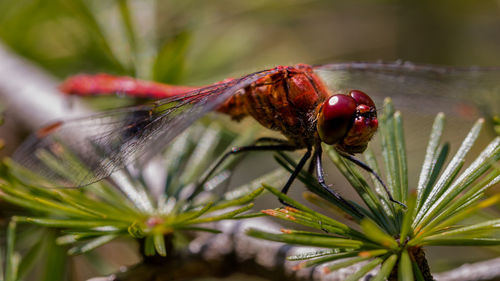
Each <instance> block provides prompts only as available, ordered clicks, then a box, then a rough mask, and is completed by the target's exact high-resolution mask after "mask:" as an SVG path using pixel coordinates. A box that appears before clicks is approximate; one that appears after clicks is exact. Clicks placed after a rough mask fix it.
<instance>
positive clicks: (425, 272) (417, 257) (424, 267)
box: [389, 247, 435, 281]
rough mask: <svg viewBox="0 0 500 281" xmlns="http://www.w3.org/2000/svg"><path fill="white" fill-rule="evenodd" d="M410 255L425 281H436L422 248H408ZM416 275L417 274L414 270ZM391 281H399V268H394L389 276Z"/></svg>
mask: <svg viewBox="0 0 500 281" xmlns="http://www.w3.org/2000/svg"><path fill="white" fill-rule="evenodd" d="M408 253H409V254H410V258H411V260H412V262H415V263H416V264H417V265H418V269H419V270H420V273H422V277H423V279H424V280H425V281H435V280H434V277H433V276H432V274H431V269H430V267H429V263H428V262H427V259H426V258H425V252H424V250H423V249H422V248H421V247H410V248H408ZM414 274H419V273H416V272H415V270H414ZM389 281H398V266H397V264H396V266H394V268H393V269H392V272H391V274H390V275H389Z"/></svg>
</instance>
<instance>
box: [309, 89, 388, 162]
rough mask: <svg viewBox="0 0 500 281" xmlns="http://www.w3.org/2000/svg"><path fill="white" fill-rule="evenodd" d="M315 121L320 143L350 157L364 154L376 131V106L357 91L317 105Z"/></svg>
mask: <svg viewBox="0 0 500 281" xmlns="http://www.w3.org/2000/svg"><path fill="white" fill-rule="evenodd" d="M317 120H318V122H317V125H316V126H317V131H318V134H319V137H320V139H321V141H323V142H325V143H327V144H330V145H335V148H336V149H338V150H341V151H343V152H347V153H349V154H354V153H360V152H363V151H365V149H366V147H367V146H368V142H369V141H370V139H371V138H372V136H373V134H375V132H376V131H377V128H378V120H377V111H376V108H375V103H374V102H373V100H372V99H371V98H370V97H369V96H368V95H367V94H365V93H363V92H361V91H358V90H351V91H349V92H348V94H347V95H344V94H336V95H333V96H331V97H329V98H328V99H326V100H325V101H324V102H323V103H322V104H320V105H319V108H318V113H317Z"/></svg>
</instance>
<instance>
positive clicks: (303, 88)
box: [14, 62, 500, 214]
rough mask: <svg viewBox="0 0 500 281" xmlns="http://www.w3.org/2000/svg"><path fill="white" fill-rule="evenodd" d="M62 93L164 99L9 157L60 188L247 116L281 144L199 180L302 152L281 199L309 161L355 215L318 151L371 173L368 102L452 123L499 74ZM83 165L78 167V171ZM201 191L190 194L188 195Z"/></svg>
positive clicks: (468, 115) (84, 85) (328, 72)
mask: <svg viewBox="0 0 500 281" xmlns="http://www.w3.org/2000/svg"><path fill="white" fill-rule="evenodd" d="M61 89H62V90H63V91H64V92H66V93H69V94H76V95H96V94H102V93H122V94H128V95H133V96H136V97H141V98H162V99H159V100H156V101H154V102H152V103H149V104H144V105H139V106H134V107H128V108H121V109H115V110H111V111H106V112H102V113H98V114H95V115H92V116H89V117H83V118H79V119H73V120H68V121H57V122H54V123H51V124H49V125H48V126H45V127H43V128H41V129H39V130H38V131H36V132H35V133H34V134H33V135H32V136H31V137H30V138H29V139H28V140H26V141H25V142H24V143H23V144H22V145H21V146H20V148H19V149H18V150H17V151H16V152H15V154H14V159H15V160H16V161H17V162H18V163H20V164H22V165H23V166H25V167H26V168H28V169H30V170H33V171H36V172H37V173H38V174H40V175H42V176H43V177H45V178H47V179H50V181H51V182H53V183H56V184H57V185H59V186H62V187H75V185H76V186H84V185H88V184H91V183H94V182H97V181H99V180H101V179H104V178H106V177H108V176H110V175H111V174H112V173H113V172H115V171H117V170H119V169H122V168H124V167H126V166H127V165H129V164H131V163H132V162H133V161H136V160H138V159H150V158H152V157H153V156H154V155H156V154H158V152H159V151H161V150H162V149H163V148H165V147H166V146H167V145H168V144H169V143H170V142H171V141H172V139H174V138H175V137H176V136H177V135H179V134H180V133H182V132H183V131H184V130H185V129H186V128H188V127H189V126H190V125H192V124H193V123H194V122H195V121H196V120H198V119H199V118H201V117H202V116H204V115H205V114H207V113H208V112H211V111H217V112H220V113H224V114H227V115H229V116H231V118H232V119H234V120H236V121H239V120H241V119H243V118H244V117H247V116H251V117H253V118H254V119H255V120H256V121H258V122H259V123H260V124H261V125H263V126H264V127H266V128H268V129H271V130H275V131H279V132H281V133H282V135H283V136H285V139H277V138H261V139H258V140H256V141H255V142H254V143H253V144H252V145H250V146H245V147H238V148H233V149H232V150H231V151H229V152H227V153H226V154H225V155H223V157H221V158H220V160H219V161H218V162H217V163H216V164H215V165H214V167H213V168H212V169H211V170H210V172H209V173H208V174H207V175H206V177H209V176H210V175H211V173H212V172H214V171H215V170H216V168H217V167H218V165H220V164H221V163H222V162H223V161H225V159H227V158H228V157H230V156H231V155H235V154H240V153H245V152H249V151H295V150H304V149H305V151H306V152H305V153H304V154H303V156H302V157H301V158H300V160H299V162H298V164H297V166H296V168H295V170H294V171H293V172H292V174H291V175H290V177H289V179H288V180H287V182H286V184H285V185H284V186H283V188H282V192H284V193H286V192H287V191H288V189H289V188H290V186H291V184H292V182H293V181H294V179H295V178H296V177H297V175H298V174H299V172H300V171H301V170H302V169H303V168H304V166H305V165H306V163H307V161H308V160H309V159H310V158H312V160H311V162H310V164H309V171H311V172H315V173H316V177H317V180H318V182H319V184H320V185H321V186H322V188H323V189H324V190H325V192H326V194H329V195H331V196H332V197H333V198H335V199H336V200H337V201H338V202H340V203H341V204H343V205H344V206H346V207H347V208H348V209H351V210H352V212H354V213H356V214H359V211H357V209H356V208H355V207H354V206H353V205H352V204H351V203H349V202H348V201H347V200H345V199H344V198H343V197H342V196H341V195H340V194H339V193H338V192H336V191H335V190H333V189H332V188H330V187H329V186H328V185H327V184H326V180H325V175H324V171H323V164H322V160H321V156H322V147H321V145H322V143H325V144H327V145H332V146H333V147H334V148H335V150H336V151H337V152H339V154H340V155H341V156H343V157H345V158H346V159H348V160H350V161H352V162H353V163H355V164H356V165H358V166H360V167H361V168H363V169H365V170H367V171H368V172H370V173H372V174H374V175H376V173H375V172H374V171H373V170H372V169H371V168H370V167H368V166H367V165H365V164H364V163H363V162H361V161H360V160H358V159H357V158H355V157H354V155H355V154H357V153H361V152H363V151H364V150H365V149H366V147H367V145H368V142H369V141H370V140H371V138H372V137H373V135H374V134H375V132H376V130H377V127H378V120H377V109H376V105H375V104H376V103H375V102H374V100H375V101H380V100H381V99H382V98H383V97H391V98H392V99H393V100H394V103H395V105H396V106H398V108H409V109H412V108H413V109H415V108H416V107H418V108H421V109H422V110H423V111H426V112H429V113H437V112H438V111H444V112H445V113H449V114H451V115H452V116H455V117H456V118H457V120H461V119H464V120H470V119H473V118H475V117H477V115H479V114H480V113H481V112H488V113H497V112H499V111H500V110H499V106H500V102H499V93H500V69H497V68H452V67H440V66H429V65H417V64H412V63H406V62H395V63H383V62H374V63H340V64H325V65H314V66H310V65H306V64H298V65H294V66H277V67H274V68H272V69H268V70H263V71H258V72H254V73H252V74H248V75H244V76H242V77H240V78H231V79H226V80H224V81H221V82H218V83H215V84H213V85H209V86H205V87H199V88H198V87H188V86H173V85H165V84H161V83H154V82H148V81H142V80H137V79H134V78H129V77H115V76H110V75H94V76H87V75H83V76H76V77H74V78H71V79H69V80H67V81H66V82H65V83H63V84H62V85H61ZM450 96H451V97H452V98H449V97H450ZM62 147H63V148H64V149H62ZM65 149H66V150H69V151H71V152H72V153H73V154H74V156H75V157H76V159H77V161H67V160H65V159H64V158H63V156H62V155H61V154H63V153H62V152H61V151H65ZM40 151H42V152H43V153H40ZM47 154H48V155H49V156H50V159H55V160H56V161H59V162H60V163H59V165H60V166H62V168H63V169H65V170H67V171H70V173H71V175H72V180H71V181H68V180H67V178H66V177H64V176H61V174H60V172H58V171H57V170H54V169H53V167H52V166H51V165H48V163H47V161H44V160H43V159H41V157H40V155H42V156H43V155H45V156H44V157H46V156H47ZM81 165H83V166H85V167H86V169H81ZM376 177H377V178H378V179H379V181H380V182H381V183H382V184H383V181H382V180H381V179H380V177H378V175H376ZM203 180H206V178H205V179H203ZM203 180H202V181H203ZM383 186H384V187H385V185H384V184H383ZM200 190H201V189H200V188H197V189H195V191H193V193H192V195H194V194H196V193H197V192H200ZM386 192H387V195H388V197H389V199H390V200H391V201H393V202H395V203H398V204H401V205H402V203H400V202H398V201H396V200H394V199H393V198H392V196H391V194H390V192H389V191H388V190H387V188H386Z"/></svg>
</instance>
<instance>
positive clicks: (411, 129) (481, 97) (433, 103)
mask: <svg viewBox="0 0 500 281" xmlns="http://www.w3.org/2000/svg"><path fill="white" fill-rule="evenodd" d="M314 68H315V72H316V73H317V74H318V75H319V76H320V77H321V78H322V79H323V80H324V81H325V82H326V83H327V85H328V87H329V88H330V89H331V90H332V91H335V90H338V89H359V90H362V91H364V92H366V93H367V94H368V95H370V97H372V98H373V100H374V101H375V103H376V105H377V108H378V109H379V111H380V110H383V108H382V106H383V100H384V98H385V97H391V99H392V100H393V103H394V105H395V108H396V109H397V110H400V111H401V112H402V114H403V120H404V125H405V126H404V127H405V136H406V143H407V146H406V148H407V151H408V159H409V160H408V161H409V165H410V166H413V169H414V171H411V173H418V171H416V170H417V169H419V167H420V163H421V161H422V160H423V157H424V155H425V149H426V146H427V142H428V139H429V133H430V131H431V127H432V123H433V121H434V117H435V115H436V114H437V113H438V112H444V113H445V114H446V116H447V122H446V128H445V134H444V135H443V137H442V139H443V141H448V142H450V143H451V145H452V151H453V150H455V149H457V148H458V146H459V144H460V142H461V141H462V140H463V138H464V137H465V135H466V134H467V132H468V130H469V129H470V127H471V126H472V124H473V122H474V121H475V120H476V119H477V118H479V117H486V121H487V122H488V120H491V116H493V115H497V114H499V113H500V69H499V68H450V67H436V66H429V65H415V64H412V63H398V62H396V63H345V64H329V65H318V66H315V67H314ZM490 129H491V126H490V127H489V128H488V127H486V129H485V130H483V135H482V136H483V137H482V138H481V139H480V140H479V142H483V144H484V142H488V141H489V140H491V138H489V137H487V136H486V135H487V134H493V130H490ZM377 139H378V138H374V141H375V142H376V141H378V140H377ZM371 147H372V148H376V147H378V145H372V146H371ZM477 147H480V145H478V146H477ZM410 168H412V167H410Z"/></svg>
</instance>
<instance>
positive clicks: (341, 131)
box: [317, 95, 356, 144]
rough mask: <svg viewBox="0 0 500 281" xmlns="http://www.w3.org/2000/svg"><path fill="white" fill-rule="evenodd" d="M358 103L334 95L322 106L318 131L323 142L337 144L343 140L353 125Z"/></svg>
mask: <svg viewBox="0 0 500 281" xmlns="http://www.w3.org/2000/svg"><path fill="white" fill-rule="evenodd" d="M355 113H356V101H355V100H354V99H353V98H352V97H350V96H346V95H333V96H331V97H329V98H328V99H327V100H326V101H325V102H324V103H323V105H322V106H321V109H320V111H319V113H318V124H317V130H318V133H319V136H320V138H321V140H322V141H323V142H325V143H327V144H335V143H337V142H339V141H340V140H342V139H343V138H344V136H345V135H346V134H347V132H348V130H349V128H350V127H351V125H352V123H353V119H354V116H355Z"/></svg>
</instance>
